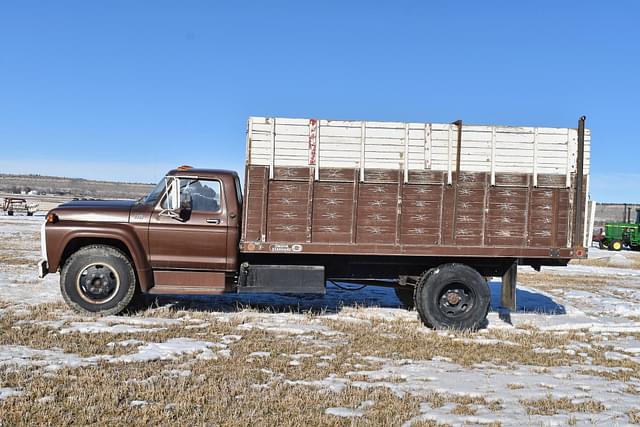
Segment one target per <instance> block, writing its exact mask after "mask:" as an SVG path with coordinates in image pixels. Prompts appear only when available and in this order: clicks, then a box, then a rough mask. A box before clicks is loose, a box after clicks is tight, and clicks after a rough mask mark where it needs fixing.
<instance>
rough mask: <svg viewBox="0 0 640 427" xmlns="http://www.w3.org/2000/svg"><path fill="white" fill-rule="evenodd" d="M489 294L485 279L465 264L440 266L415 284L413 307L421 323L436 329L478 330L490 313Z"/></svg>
mask: <svg viewBox="0 0 640 427" xmlns="http://www.w3.org/2000/svg"><path fill="white" fill-rule="evenodd" d="M490 301H491V293H490V291H489V286H488V285H487V282H486V281H485V280H484V278H483V277H482V276H481V275H480V273H478V272H477V271H476V270H475V269H473V268H471V267H469V266H468V265H464V264H457V263H452V264H443V265H441V266H439V267H437V268H435V269H433V270H430V271H428V272H426V273H424V274H423V275H422V276H421V277H420V280H419V281H418V284H417V287H416V292H415V304H416V308H417V310H418V314H419V316H420V320H422V322H423V323H424V324H425V325H426V326H428V327H430V328H435V329H458V330H477V329H479V328H481V327H482V326H483V325H484V323H485V321H486V317H487V313H488V312H489V304H490Z"/></svg>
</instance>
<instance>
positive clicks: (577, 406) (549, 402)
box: [520, 395, 605, 415]
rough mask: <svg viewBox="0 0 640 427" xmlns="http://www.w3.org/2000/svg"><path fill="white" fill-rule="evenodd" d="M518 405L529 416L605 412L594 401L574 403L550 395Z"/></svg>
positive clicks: (600, 404)
mask: <svg viewBox="0 0 640 427" xmlns="http://www.w3.org/2000/svg"><path fill="white" fill-rule="evenodd" d="M520 403H521V404H522V405H523V406H524V407H525V408H526V410H527V414H529V415H556V414H558V413H560V412H590V413H599V412H602V411H604V410H605V407H604V405H603V404H602V403H601V402H598V401H596V400H586V401H580V402H577V403H574V402H573V401H572V400H571V399H569V398H567V397H563V398H560V399H555V398H553V397H552V396H550V395H549V396H547V397H546V398H544V399H533V400H521V401H520Z"/></svg>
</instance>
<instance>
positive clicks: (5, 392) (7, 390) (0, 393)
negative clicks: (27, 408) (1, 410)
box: [0, 387, 23, 400]
mask: <svg viewBox="0 0 640 427" xmlns="http://www.w3.org/2000/svg"><path fill="white" fill-rule="evenodd" d="M22 393H23V392H22V391H21V390H18V389H16V388H11V387H0V400H4V399H7V398H9V397H12V396H20V395H21V394H22Z"/></svg>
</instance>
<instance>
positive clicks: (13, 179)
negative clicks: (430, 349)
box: [0, 174, 155, 199]
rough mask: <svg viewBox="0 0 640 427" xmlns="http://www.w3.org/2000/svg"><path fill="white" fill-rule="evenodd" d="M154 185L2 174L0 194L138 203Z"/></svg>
mask: <svg viewBox="0 0 640 427" xmlns="http://www.w3.org/2000/svg"><path fill="white" fill-rule="evenodd" d="M154 185H155V184H145V183H138V182H112V181H94V180H89V179H83V178H67V177H59V176H43V175H10V174H0V192H2V193H13V194H20V193H22V192H26V193H29V192H37V193H38V194H46V195H59V196H74V197H93V198H125V199H136V198H138V197H140V196H143V195H145V194H148V193H149V191H151V189H152V188H153V187H154Z"/></svg>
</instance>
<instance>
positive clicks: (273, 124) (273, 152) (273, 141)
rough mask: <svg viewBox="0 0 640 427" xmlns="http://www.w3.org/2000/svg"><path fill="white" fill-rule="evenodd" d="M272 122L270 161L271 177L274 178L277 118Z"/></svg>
mask: <svg viewBox="0 0 640 427" xmlns="http://www.w3.org/2000/svg"><path fill="white" fill-rule="evenodd" d="M272 120H273V121H272V122H271V158H270V160H271V161H270V162H269V179H273V176H274V169H275V163H276V118H275V117H274V118H273V119H272Z"/></svg>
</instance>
